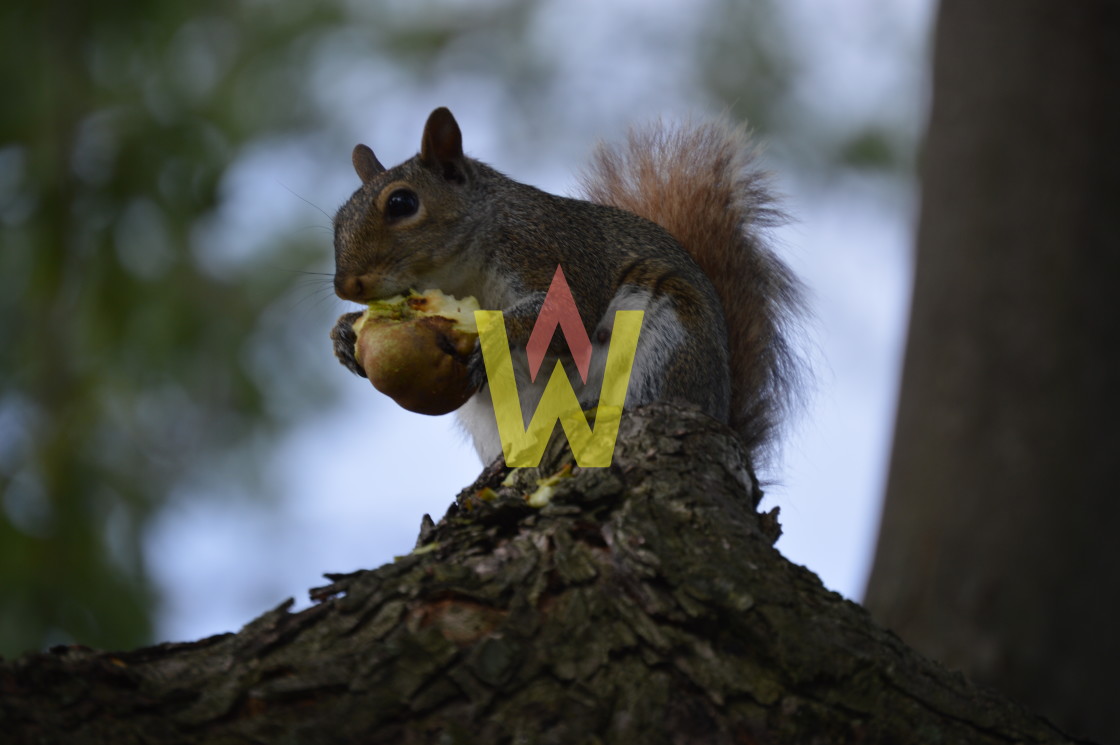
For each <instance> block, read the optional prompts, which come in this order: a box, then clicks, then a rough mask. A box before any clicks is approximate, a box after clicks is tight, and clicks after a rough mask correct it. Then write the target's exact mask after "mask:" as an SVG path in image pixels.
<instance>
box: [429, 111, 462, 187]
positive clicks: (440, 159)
mask: <svg viewBox="0 0 1120 745" xmlns="http://www.w3.org/2000/svg"><path fill="white" fill-rule="evenodd" d="M420 161H421V162H422V163H423V164H424V165H426V166H428V167H429V168H431V169H433V170H435V171H437V172H439V173H442V174H443V176H444V178H447V179H450V180H452V181H460V182H461V181H463V178H464V174H463V167H462V166H463V134H462V132H460V131H459V125H458V124H457V123H456V122H455V117H453V116H451V112H450V111H448V110H447V109H446V108H444V107H442V106H441V107H439V108H438V109H436V110H435V111H433V112H432V113H431V115H430V116H429V117H428V123H427V124H425V125H424V137H423V139H421V140H420Z"/></svg>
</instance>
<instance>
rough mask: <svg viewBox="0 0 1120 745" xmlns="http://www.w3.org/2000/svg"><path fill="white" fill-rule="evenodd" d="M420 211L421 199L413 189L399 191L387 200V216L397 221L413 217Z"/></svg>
mask: <svg viewBox="0 0 1120 745" xmlns="http://www.w3.org/2000/svg"><path fill="white" fill-rule="evenodd" d="M418 209H420V197H418V196H416V192H414V191H412V190H411V189H397V190H396V191H394V192H393V193H392V194H390V195H389V198H388V199H387V200H385V216H386V217H388V218H390V219H393V220H396V219H400V218H402V217H411V216H412V215H415V214H416V210H418Z"/></svg>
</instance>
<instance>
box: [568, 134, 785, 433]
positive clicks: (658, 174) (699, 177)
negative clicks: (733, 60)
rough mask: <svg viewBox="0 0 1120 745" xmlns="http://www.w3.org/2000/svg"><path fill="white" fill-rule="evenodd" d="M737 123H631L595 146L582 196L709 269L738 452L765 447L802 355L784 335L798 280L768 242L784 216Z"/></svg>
mask: <svg viewBox="0 0 1120 745" xmlns="http://www.w3.org/2000/svg"><path fill="white" fill-rule="evenodd" d="M767 180H768V179H767V175H766V174H765V173H764V172H763V171H762V170H761V169H760V168H759V166H758V164H757V162H756V150H755V148H754V146H753V145H752V144H751V142H750V138H749V135H748V133H747V131H746V129H745V128H743V127H733V126H731V125H730V124H729V123H727V122H726V121H716V122H707V123H703V124H698V125H685V126H681V127H679V128H675V129H670V128H666V127H664V126H661V125H655V126H651V127H648V128H645V129H635V130H632V131H631V133H630V136H629V139H628V141H627V143H626V145H625V146H624V147H618V148H614V147H610V146H607V145H600V147H599V148H598V150H597V151H596V153H595V156H594V158H593V160H592V163H591V165H590V166H589V168H588V169H587V171H586V172H585V174H584V178H583V187H584V195H585V197H586V198H587V199H589V200H590V201H593V202H597V203H600V204H606V205H612V206H615V207H620V208H622V209H626V210H629V211H631V212H634V213H636V214H638V215H640V216H642V217H644V218H646V219H649V220H652V221H653V222H656V223H657V224H659V225H661V226H662V227H663V228H665V229H666V230H667V231H668V232H669V233H670V234H672V235H673V237H674V238H676V239H677V241H678V242H679V243H680V244H681V245H682V246H683V247H684V248H685V250H686V251H687V252H688V253H689V255H690V256H692V258H693V259H694V260H695V261H696V263H697V264H698V265H699V266H700V268H701V269H702V270H703V271H704V273H705V274H707V276H708V277H709V279H710V280H711V282H712V284H713V285H714V286H715V289H716V292H717V294H718V295H719V298H720V305H721V306H722V309H723V312H724V316H725V318H726V320H727V328H728V334H729V338H728V348H729V351H730V367H731V396H732V398H731V416H730V423H731V426H732V427H733V428H734V429H735V430H736V431H737V432H738V433H739V435H740V436H741V437H742V438H743V441H744V443H745V444H746V446H747V449H748V452H750V453H752V454H755V455H765V454H767V453H768V452H769V450H770V448H771V446H772V444H773V440H774V438H775V435H776V434H777V430H778V428H779V425H780V424H781V422H782V420H783V418H784V416H785V415H786V414H788V413H789V411H790V410H791V409H792V408H793V406H794V404H795V403H796V401H797V400H798V396H799V392H800V389H801V379H802V377H803V373H802V363H801V360H800V357H799V355H798V354H797V352H796V350H795V347H794V346H793V342H792V337H793V334H794V331H795V328H796V326H797V325H798V322H799V319H800V317H801V316H802V313H803V301H802V287H801V284H800V282H799V281H798V280H797V278H796V277H795V276H794V275H793V273H792V272H791V271H790V269H789V268H788V267H787V266H786V265H785V264H784V263H783V262H782V261H781V259H779V258H778V257H777V256H776V255H775V254H774V252H773V251H772V250H771V248H770V247H769V245H768V243H767V241H766V236H765V231H766V230H767V229H768V228H772V227H774V226H776V225H778V224H781V223H782V222H783V221H784V215H783V213H782V212H781V211H780V210H779V209H778V207H777V204H776V201H775V199H774V197H773V196H772V194H771V192H770V190H769V188H768V184H767Z"/></svg>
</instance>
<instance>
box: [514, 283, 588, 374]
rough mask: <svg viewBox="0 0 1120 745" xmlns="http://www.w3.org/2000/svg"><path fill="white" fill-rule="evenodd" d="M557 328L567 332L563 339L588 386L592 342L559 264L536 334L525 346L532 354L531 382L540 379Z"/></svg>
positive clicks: (530, 357)
mask: <svg viewBox="0 0 1120 745" xmlns="http://www.w3.org/2000/svg"><path fill="white" fill-rule="evenodd" d="M557 326H559V327H560V330H561V331H563V332H564V339H565V340H566V341H567V342H568V349H570V350H571V352H572V359H573V360H575V363H576V369H577V370H579V377H580V379H581V380H582V381H583V382H584V383H586V382H587V369H588V368H589V367H590V366H591V339H589V338H588V337H587V330H586V329H585V328H584V327H583V321H582V320H580V317H579V310H578V309H577V308H576V299H575V298H574V297H572V289H571V288H570V287H568V280H566V279H564V270H563V269H561V268H560V265H559V264H558V265H557V266H556V274H554V275H552V284H551V285H550V286H549V288H548V293H547V294H546V295H545V296H544V304H543V305H541V312H540V315H538V316H537V322H536V323H535V324H534V325H533V333H531V334H530V335H529V343H528V344H526V345H525V351H526V352H528V354H529V380H531V381H532V380H536V379H537V373H538V372H540V369H541V362H543V361H544V353H545V351H546V350H547V349H548V343H549V342H550V341H552V335H553V334H554V333H555V332H556V327H557Z"/></svg>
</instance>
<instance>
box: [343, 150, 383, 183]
mask: <svg viewBox="0 0 1120 745" xmlns="http://www.w3.org/2000/svg"><path fill="white" fill-rule="evenodd" d="M350 160H351V161H352V162H353V163H354V170H355V171H357V172H358V178H360V179H361V180H362V183H363V184H368V183H369V182H370V179H372V178H373V177H374V176H376V175H377V174H379V173H382V172H384V171H385V166H383V165H381V161H379V160H378V159H377V156H376V155H374V154H373V151H372V150H370V149H369V147H367V146H365V145H355V146H354V152H353V153H352V154H351V155H350Z"/></svg>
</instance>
